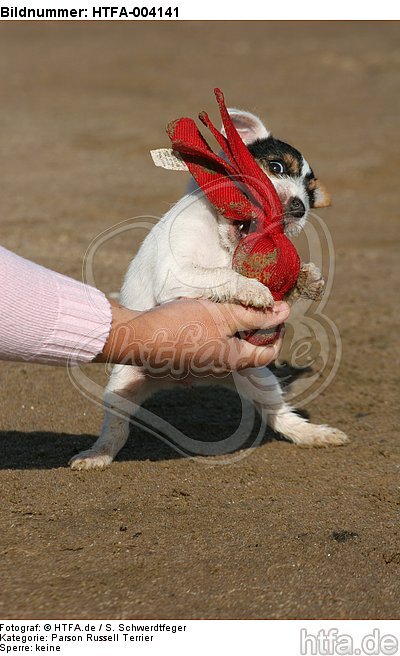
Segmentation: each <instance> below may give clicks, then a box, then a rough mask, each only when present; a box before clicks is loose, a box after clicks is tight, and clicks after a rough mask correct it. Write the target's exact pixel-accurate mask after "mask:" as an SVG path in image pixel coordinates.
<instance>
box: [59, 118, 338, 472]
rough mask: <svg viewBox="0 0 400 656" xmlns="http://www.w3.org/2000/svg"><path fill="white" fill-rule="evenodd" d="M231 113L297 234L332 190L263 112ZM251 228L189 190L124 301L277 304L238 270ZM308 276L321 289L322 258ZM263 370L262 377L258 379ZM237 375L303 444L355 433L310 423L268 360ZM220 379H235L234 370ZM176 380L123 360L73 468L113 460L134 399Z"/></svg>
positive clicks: (147, 250) (244, 390)
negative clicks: (92, 439)
mask: <svg viewBox="0 0 400 656" xmlns="http://www.w3.org/2000/svg"><path fill="white" fill-rule="evenodd" d="M229 113H230V115H231V117H232V119H233V121H234V124H235V126H236V128H237V130H238V132H239V134H240V135H241V137H242V139H243V141H244V142H245V143H246V145H247V146H248V148H249V150H250V152H251V153H252V155H253V156H254V157H255V158H256V160H257V161H258V163H259V164H260V166H261V167H262V168H263V170H264V171H265V172H266V174H267V175H268V176H269V177H270V179H271V180H272V182H273V184H274V186H275V188H276V190H277V192H278V195H279V197H280V199H281V201H282V205H283V208H284V220H285V232H286V234H288V235H296V234H298V233H299V232H300V231H301V229H302V227H303V226H304V224H305V222H306V220H307V214H308V211H309V210H310V208H320V207H326V206H327V205H329V204H330V199H329V195H328V194H327V192H326V190H325V188H324V187H323V186H322V185H321V183H320V182H319V180H318V179H317V178H316V177H315V175H314V173H313V171H312V169H311V167H310V166H309V164H308V163H307V161H306V160H305V159H304V157H303V156H302V154H301V153H300V152H299V151H298V150H296V149H295V148H293V147H292V146H290V145H288V144H286V143H284V142H283V141H279V140H278V139H275V138H274V137H273V136H272V135H271V134H270V133H269V131H268V130H267V129H266V128H265V126H264V125H263V123H262V121H261V120H260V119H259V118H258V117H256V116H254V115H253V114H250V113H249V112H245V111H241V110H237V109H230V110H229ZM248 231H249V225H248V224H246V223H243V224H239V223H238V222H237V221H228V220H227V219H225V218H224V217H223V216H221V215H219V214H218V213H217V212H216V210H215V209H214V207H213V206H212V205H211V204H210V203H209V201H208V200H207V198H206V197H205V196H204V195H203V194H202V193H201V192H200V191H199V190H197V191H194V192H192V193H190V194H187V195H186V196H184V197H183V198H182V199H181V200H180V201H179V202H178V203H177V204H176V205H174V206H173V207H172V209H170V210H169V212H167V214H166V215H165V216H164V217H163V218H162V219H161V220H160V221H159V222H158V223H157V224H156V226H155V227H154V228H153V229H152V230H151V232H150V233H149V235H148V236H147V237H146V239H145V240H144V242H143V244H142V246H141V247H140V249H139V251H138V253H137V255H136V256H135V257H134V259H133V260H132V262H131V264H130V266H129V269H128V272H127V274H126V277H125V281H124V284H123V286H122V290H121V294H120V302H121V304H122V305H124V306H126V307H128V308H131V309H136V310H148V309H150V308H153V307H155V306H156V305H159V304H161V303H165V302H167V301H171V300H173V299H177V298H181V297H189V298H207V299H211V300H213V301H216V302H224V301H229V302H233V303H241V304H244V305H246V306H253V307H256V308H265V307H269V306H271V305H272V304H273V299H272V295H271V293H270V291H269V289H268V288H267V287H265V286H264V285H263V284H262V283H260V282H259V281H257V280H255V279H251V278H246V277H244V276H242V275H240V274H239V273H237V272H236V271H234V270H233V269H232V255H233V253H234V250H235V248H236V246H237V244H238V243H239V240H240V239H241V238H242V237H243V235H244V234H247V232H248ZM301 279H302V281H303V287H304V288H305V290H306V295H307V296H308V297H309V298H310V297H311V298H318V297H319V295H320V294H321V292H322V289H323V280H322V277H321V274H320V272H319V270H318V269H317V267H315V266H314V265H312V264H303V265H302V268H301ZM303 291H304V290H303ZM301 292H302V290H300V293H301ZM255 373H256V377H257V384H256V385H254V384H253V383H252V377H253V381H254V374H255ZM239 378H240V389H239V392H240V394H241V395H242V396H245V397H247V398H249V399H250V400H251V401H252V402H253V403H254V405H255V406H256V408H257V410H258V412H259V413H260V415H261V418H262V420H263V422H264V423H265V424H266V425H269V426H270V427H271V428H272V429H273V430H275V431H276V432H278V433H280V434H282V435H283V436H284V437H286V438H287V439H289V440H291V441H292V442H294V443H295V444H299V445H303V446H328V445H340V444H344V443H345V442H347V437H346V435H345V434H344V433H343V432H341V431H340V430H338V429H335V428H331V427H330V426H327V425H315V424H311V423H309V422H308V421H307V420H306V419H304V418H302V417H300V416H298V415H297V414H295V413H294V412H293V410H292V408H291V407H290V406H288V405H287V404H286V403H285V401H284V400H283V394H282V390H281V387H280V384H279V382H278V380H277V379H276V377H275V376H274V375H273V373H272V372H271V371H270V370H269V369H268V368H266V367H265V368H262V369H257V370H254V369H247V370H245V371H244V372H241V374H240V377H239ZM237 379H238V378H237V377H236V383H237ZM215 380H216V382H222V384H224V385H227V384H228V385H230V386H232V387H237V385H234V383H233V377H232V376H229V377H228V378H223V379H220V381H218V379H215ZM167 381H168V382H167ZM194 382H195V381H194ZM175 383H176V384H179V381H174V384H175ZM171 384H172V381H171V379H169V380H168V379H167V380H166V379H164V378H162V379H159V378H158V379H157V378H152V377H150V376H149V375H148V374H146V371H145V370H144V369H143V368H141V367H132V366H129V365H128V366H125V365H116V366H115V367H114V368H113V371H112V374H111V377H110V380H109V383H108V385H107V388H106V390H105V395H104V405H105V418H104V422H103V426H102V430H101V435H100V437H99V439H98V440H97V441H96V443H95V444H94V445H93V447H92V448H91V449H89V450H88V451H83V452H82V453H80V454H78V455H77V456H75V457H74V458H72V460H71V462H70V465H71V467H72V468H73V469H91V468H102V467H105V466H107V465H109V464H110V463H111V462H112V460H113V459H114V457H115V456H116V454H117V453H118V452H119V450H120V449H121V448H122V447H123V446H124V444H125V442H126V440H127V438H128V434H129V412H131V410H132V403H133V404H134V406H133V407H135V406H136V407H140V405H141V404H142V403H143V402H144V401H145V399H146V398H148V397H149V396H150V395H151V394H153V393H154V392H156V391H158V390H159V389H160V388H162V387H165V386H171ZM203 384H204V383H203Z"/></svg>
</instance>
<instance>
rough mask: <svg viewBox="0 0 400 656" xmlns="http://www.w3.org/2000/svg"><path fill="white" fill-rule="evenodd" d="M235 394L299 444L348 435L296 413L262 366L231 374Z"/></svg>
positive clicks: (336, 441)
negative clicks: (240, 396) (245, 399)
mask: <svg viewBox="0 0 400 656" xmlns="http://www.w3.org/2000/svg"><path fill="white" fill-rule="evenodd" d="M231 381H232V382H231V383H230V387H232V384H234V386H235V387H236V389H237V391H238V392H239V394H241V395H242V396H244V397H245V398H247V399H249V400H250V401H252V402H253V403H254V405H255V406H256V408H257V410H258V412H259V414H260V416H261V418H262V420H263V422H264V423H265V424H266V425H267V426H270V428H272V429H273V430H274V431H276V432H277V433H280V434H281V435H283V437H286V438H287V439H288V440H290V441H291V442H293V443H294V444H297V445H299V446H313V447H322V446H340V445H342V444H346V442H348V437H347V435H346V434H345V433H343V432H342V431H341V430H339V429H338V428H332V427H331V426H327V425H326V424H321V425H318V424H310V423H309V422H308V421H307V419H304V418H303V417H300V416H299V415H297V414H296V413H295V412H294V411H293V408H291V407H290V406H289V405H288V404H287V403H285V401H284V399H283V392H282V389H281V386H280V384H279V381H278V380H277V378H276V377H275V376H274V374H273V373H272V372H271V371H270V370H269V369H267V368H266V367H263V368H258V369H245V370H244V371H242V372H241V373H239V374H235V376H234V379H233V377H232V378H231Z"/></svg>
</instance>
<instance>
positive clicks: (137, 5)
mask: <svg viewBox="0 0 400 656" xmlns="http://www.w3.org/2000/svg"><path fill="white" fill-rule="evenodd" d="M399 14H400V11H399V3H394V2H379V3H378V2H365V1H364V2H360V1H357V2H346V0H335V2H332V3H322V2H321V1H320V0H307V2H301V3H300V2H298V0H297V1H296V0H286V1H285V2H260V1H257V2H256V1H254V0H253V1H252V2H251V1H250V2H245V3H244V2H237V1H236V2H235V1H234V0H218V2H211V0H205V1H204V2H194V1H193V0H170V2H168V1H167V2H165V1H162V2H159V0H156V1H153V0H121V1H120V0H91V1H89V2H88V1H87V0H72V1H71V0H0V19H1V20H2V21H7V20H24V21H34V20H51V21H57V20H63V21H66V20H68V21H75V20H80V21H88V20H92V21H93V20H95V21H98V20H100V21H110V20H112V21H143V20H146V21H152V20H153V21H157V20H163V21H176V20H217V21H227V20H235V21H248V20H332V19H338V20H343V19H345V20H381V19H389V20H395V19H398V18H399Z"/></svg>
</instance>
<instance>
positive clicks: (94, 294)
mask: <svg viewBox="0 0 400 656" xmlns="http://www.w3.org/2000/svg"><path fill="white" fill-rule="evenodd" d="M111 320H112V318H111V306H110V304H109V302H108V300H107V299H106V297H105V296H104V294H103V293H102V292H100V291H99V290H98V289H95V288H94V287H90V286H89V285H84V284H83V283H81V282H78V281H77V280H73V279H72V278H68V277H67V276H63V275H61V274H60V273H55V272H54V271H51V270H50V269H46V268H45V267H42V266H40V265H38V264H34V263H33V262H30V261H29V260H25V259H24V258H22V257H19V256H18V255H15V253H11V252H10V251H7V250H6V249H5V248H2V247H1V246H0V359H2V360H24V361H25V360H27V361H31V362H40V363H44V364H58V365H65V364H67V362H70V363H71V364H79V363H85V362H90V361H91V360H93V358H94V357H95V356H96V355H97V354H98V353H100V352H101V351H102V350H103V347H104V344H105V342H106V341H107V338H108V335H109V332H110V328H111Z"/></svg>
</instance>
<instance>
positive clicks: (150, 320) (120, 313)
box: [95, 299, 290, 376]
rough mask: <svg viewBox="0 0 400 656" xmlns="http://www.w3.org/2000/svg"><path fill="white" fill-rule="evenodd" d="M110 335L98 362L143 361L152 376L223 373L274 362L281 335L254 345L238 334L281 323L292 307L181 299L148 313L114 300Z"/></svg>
mask: <svg viewBox="0 0 400 656" xmlns="http://www.w3.org/2000/svg"><path fill="white" fill-rule="evenodd" d="M111 305H112V313H113V322H112V328H111V332H110V336H109V338H108V340H107V343H106V345H105V347H104V349H103V352H102V354H101V355H100V356H98V357H97V358H96V360H95V361H97V362H113V363H120V364H133V365H138V366H143V367H144V368H145V369H146V370H147V371H148V372H149V373H150V375H154V376H160V375H166V374H169V373H172V375H175V376H184V375H187V374H188V373H191V374H194V375H196V376H204V375H208V374H214V375H223V374H226V373H227V372H229V371H236V370H241V369H245V368H248V367H261V366H265V365H268V364H270V363H271V362H273V361H274V360H275V359H276V358H277V356H278V353H279V351H280V348H281V346H282V336H281V337H280V338H279V339H278V340H277V341H276V343H274V344H273V345H271V346H265V347H262V346H254V345H253V344H250V343H249V342H247V341H245V340H244V339H240V338H239V337H238V336H237V333H239V332H241V331H248V330H257V329H261V328H264V329H265V328H271V327H275V326H278V325H280V324H282V323H283V322H284V321H285V320H286V319H287V317H288V315H289V311H290V310H289V306H288V305H287V303H284V302H276V303H275V305H274V307H273V308H270V309H268V310H255V309H252V308H244V307H242V306H241V305H233V304H224V303H213V302H211V301H206V300H191V299H190V300H189V299H181V300H179V301H172V302H170V303H165V304H163V305H159V306H157V307H155V308H153V309H151V310H147V311H145V312H138V311H136V310H128V309H127V308H125V307H123V306H121V305H118V304H117V303H113V302H111Z"/></svg>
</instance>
